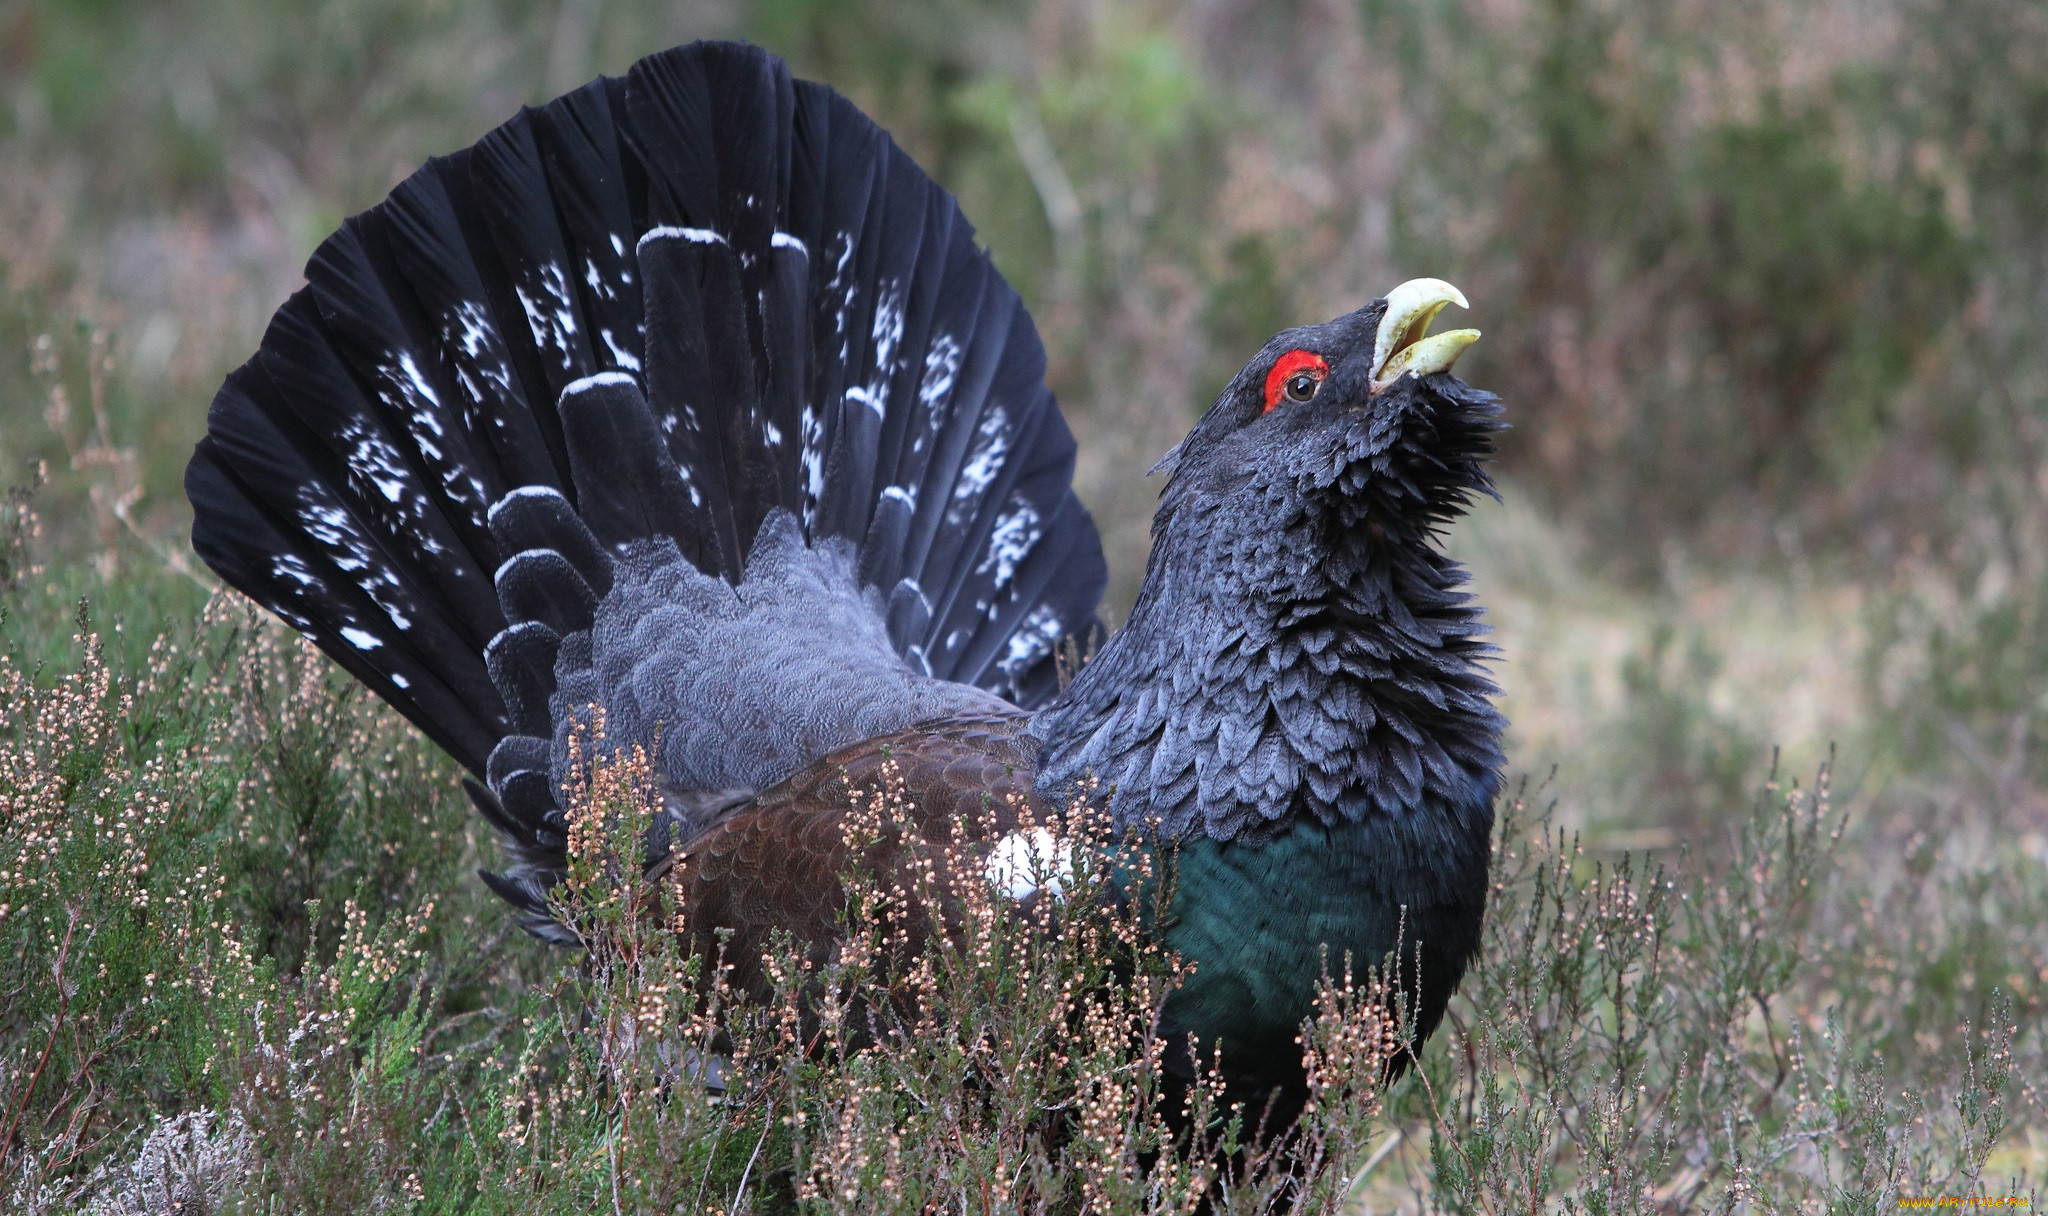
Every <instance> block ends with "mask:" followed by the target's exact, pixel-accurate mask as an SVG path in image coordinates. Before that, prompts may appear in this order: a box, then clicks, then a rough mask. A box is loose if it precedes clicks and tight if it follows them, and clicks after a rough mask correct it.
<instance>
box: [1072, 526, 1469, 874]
mask: <svg viewBox="0 0 2048 1216" xmlns="http://www.w3.org/2000/svg"><path fill="white" fill-rule="evenodd" d="M1242 502H1243V498H1242V497H1241V496H1238V495H1231V496H1228V497H1225V498H1222V499H1215V500H1210V501H1209V502H1207V503H1204V502H1202V501H1200V500H1198V498H1197V496H1195V495H1182V494H1176V493H1175V492H1174V489H1173V488H1169V491H1168V493H1167V496H1166V501H1165V502H1164V503H1163V504H1162V508H1161V511H1160V519H1159V522H1158V525H1157V528H1156V537H1157V540H1156V543H1155V546H1154V550H1153V554H1152V559H1151V562H1150V564H1149V566H1148V568H1147V571H1146V576H1145V582H1144V585H1143V587H1142V588H1141V589H1140V591H1139V595H1138V601H1137V604H1136V606H1135V607H1134V608H1133V611H1132V615H1131V619H1130V621H1129V623H1128V624H1126V625H1125V626H1124V628H1123V629H1121V630H1120V631H1118V633H1117V634H1116V635H1115V636H1114V637H1113V638H1111V639H1110V641H1109V642H1108V643H1107V644H1106V645H1105V646H1104V648H1103V650H1102V651H1101V652H1100V653H1099V654H1098V655H1097V656H1096V657H1095V659H1094V660H1093V661H1092V662H1090V663H1089V664H1088V666H1087V667H1086V668H1084V669H1083V670H1082V672H1081V673H1080V675H1079V676H1077V677H1076V678H1075V680H1074V682H1073V683H1072V684H1071V685H1070V686H1069V687H1068V688H1067V690H1066V692H1065V693H1064V694H1062V696H1061V697H1060V698H1059V699H1058V700H1057V701H1055V702H1054V703H1053V704H1052V705H1050V706H1048V707H1047V708H1046V709H1045V710H1044V711H1042V712H1041V713H1040V714H1039V715H1038V718H1037V720H1036V722H1035V723H1034V725H1033V727H1032V730H1033V733H1035V734H1037V735H1039V736H1040V737H1041V738H1042V739H1043V740H1044V741H1045V749H1044V753H1043V756H1044V759H1043V761H1042V762H1041V769H1040V777H1039V781H1038V787H1039V791H1040V793H1041V794H1043V795H1044V796H1046V797H1048V798H1052V799H1060V798H1064V797H1065V796H1067V794H1068V792H1069V791H1070V789H1071V787H1072V786H1073V784H1074V783H1075V782H1077V781H1080V780H1081V779H1083V778H1088V777H1093V778H1094V779H1095V780H1096V781H1097V782H1098V783H1099V785H1098V788H1099V789H1101V790H1103V791H1105V792H1107V794H1108V796H1109V799H1110V806H1111V808H1112V810H1113V812H1114V814H1115V817H1116V819H1117V821H1118V823H1119V824H1120V825H1122V826H1125V827H1140V828H1144V827H1146V826H1148V825H1151V824H1155V823H1156V825H1157V830H1158V831H1159V832H1160V834H1161V835H1163V836H1165V837H1167V838H1170V839H1184V838H1188V837H1191V836H1197V835H1206V836H1209V837H1213V838H1216V839H1222V840H1234V839H1239V838H1243V837H1246V836H1252V837H1260V836H1266V835H1270V834H1271V833H1273V832H1276V831H1279V830H1281V829H1282V828H1283V827H1284V826H1285V825H1286V824H1288V823H1290V822H1292V821H1293V820H1295V819H1296V818H1298V817H1302V816H1312V817H1314V818H1315V819H1318V820H1320V821H1322V822H1323V823H1326V824H1336V823H1340V822H1358V821H1361V820H1364V819H1367V818H1368V817H1371V816H1374V815H1395V816H1399V815H1406V814H1410V813H1413V812H1415V811H1417V810H1421V809H1426V808H1430V807H1435V808H1437V809H1439V810H1441V809H1443V808H1447V807H1449V808H1462V807H1468V806H1471V805H1474V804H1477V803H1487V802H1490V801H1491V799H1492V797H1493V794H1494V792H1495V790H1496V788H1497V786H1498V781H1499V778H1498V770H1499V767H1500V763H1501V753H1500V742H1499V740H1500V731H1501V726H1502V720H1501V717H1500V715H1499V713H1498V712H1497V711H1495V709H1494V708H1493V705H1492V702H1491V698H1492V696H1493V695H1494V694H1495V692H1496V690H1495V688H1494V686H1493V684H1492V682H1491V681H1490V680H1489V679H1488V678H1487V675H1486V673H1485V671H1484V670H1483V668H1482V667H1481V663H1482V661H1483V660H1484V659H1485V658H1486V657H1487V656H1488V655H1489V654H1490V653H1491V651H1492V648H1491V647H1490V646H1488V645H1487V644H1486V643H1485V641H1484V640H1483V635H1484V634H1485V632H1486V627H1485V626H1484V625H1483V624H1482V623H1481V622H1480V610H1479V608H1478V607H1477V606H1476V605H1475V604H1474V603H1473V602H1472V600H1471V597H1470V596H1469V595H1468V594H1466V592H1465V591H1464V590H1463V587H1464V583H1465V572H1464V570H1463V569H1462V568H1461V567H1460V566H1459V565H1458V564H1457V563H1456V562H1454V561H1452V560H1451V559H1450V558H1449V557H1447V556H1446V555H1445V554H1444V553H1443V551H1442V549H1441V547H1440V546H1439V544H1438V542H1437V538H1436V536H1435V534H1434V532H1433V530H1431V529H1429V528H1428V527H1426V526H1425V527H1421V528H1416V529H1410V530H1408V532H1407V534H1405V535H1404V534H1401V533H1399V532H1396V531H1393V530H1389V529H1387V528H1383V527H1381V526H1379V525H1378V524H1377V523H1376V522H1375V521H1374V519H1373V518H1372V516H1373V515H1375V514H1378V512H1375V511H1374V510H1373V509H1372V506H1371V505H1370V500H1369V499H1367V498H1366V497H1365V496H1357V497H1353V496H1345V495H1328V496H1318V497H1316V498H1308V499H1299V498H1297V499H1294V500H1293V501H1292V502H1291V504H1290V505H1289V506H1288V507H1287V509H1286V510H1285V511H1283V512H1282V513H1281V516H1280V517H1279V518H1270V517H1269V518H1264V519H1261V520H1258V521H1256V522H1254V521H1250V520H1247V519H1245V518H1243V515H1244V512H1243V511H1242V509H1241V503H1242ZM1381 518H1386V516H1384V515H1382V516H1381Z"/></svg>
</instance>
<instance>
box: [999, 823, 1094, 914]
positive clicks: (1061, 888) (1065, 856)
mask: <svg viewBox="0 0 2048 1216" xmlns="http://www.w3.org/2000/svg"><path fill="white" fill-rule="evenodd" d="M985 872H986V873H987V875H988V885H989V886H991V887H994V888H995V889H996V890H998V891H1001V892H1002V893H1003V894H1005V895H1007V896H1009V897H1010V898H1011V899H1025V898H1027V897H1029V896H1031V895H1034V894H1036V893H1038V892H1039V891H1041V890H1043V891H1044V892H1045V893H1046V894H1047V895H1050V896H1051V897H1052V898H1054V899H1060V898H1062V897H1063V896H1064V895H1065V894H1066V892H1067V888H1069V887H1071V886H1073V885H1074V881H1075V875H1074V857H1073V852H1072V849H1071V846H1069V845H1068V844H1067V842H1065V841H1063V840H1061V839H1060V838H1059V837H1057V836H1055V835H1053V834H1052V832H1051V831H1049V830H1047V829H1045V828H1032V829H1031V830H1030V831H1028V832H1021V831H1020V832H1012V833H1010V834H1009V835H1008V836H1005V837H1003V838H1002V839H1001V840H999V841H997V842H996V847H995V848H993V849H991V850H989V855H988V867H987V870H986V871H985Z"/></svg>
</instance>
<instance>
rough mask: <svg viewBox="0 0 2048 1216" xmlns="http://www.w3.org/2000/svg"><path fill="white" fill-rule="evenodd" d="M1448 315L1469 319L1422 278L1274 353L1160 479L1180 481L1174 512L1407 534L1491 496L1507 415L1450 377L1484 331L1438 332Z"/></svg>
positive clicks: (1276, 342) (1452, 298) (1289, 335)
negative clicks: (1296, 512)
mask: <svg viewBox="0 0 2048 1216" xmlns="http://www.w3.org/2000/svg"><path fill="white" fill-rule="evenodd" d="M1449 304H1456V305H1458V306H1459V307H1460V308H1464V307H1468V305H1467V304H1466V302H1465V297H1464V295H1463V294H1462V293H1460V292H1459V291H1458V289H1457V288H1455V287H1453V286H1451V285H1450V284H1449V283H1446V282H1444V281H1443V280H1441V279H1411V280H1409V281H1408V282H1406V283H1403V284H1401V285H1400V286H1399V287H1396V288H1394V290H1392V291H1390V292H1388V293H1387V294H1386V297H1385V298H1383V299H1379V300H1374V301H1373V302H1372V303H1370V304H1367V305H1366V306H1365V307H1364V308H1361V309H1359V310H1358V311H1356V312H1353V313H1350V314H1347V315H1345V316H1341V317H1338V318H1336V319H1335V320H1333V321H1327V322H1324V323H1323V324H1320V325H1305V326H1302V327H1300V328H1297V329H1290V330H1287V331H1285V332H1283V333H1281V334H1279V335H1278V336H1276V337H1274V338H1273V339H1272V340H1271V341H1269V342H1267V343H1266V345H1265V347H1264V348H1263V349H1261V350H1260V351H1259V353H1258V355H1257V356H1255V357H1254V358H1253V359H1252V361H1251V362H1250V363H1247V364H1246V365H1245V366H1244V369H1243V370H1242V371H1240V372H1238V374H1237V375H1236V376H1235V377H1234V378H1232V380H1231V382H1230V384H1229V386H1228V387H1226V388H1225V389H1224V390H1223V393H1222V395H1221V396H1220V397H1218V398H1217V400H1216V404H1215V406H1214V407H1212V408H1211V409H1210V410H1209V412H1208V413H1207V414H1205V415H1203V417H1202V419H1201V421H1199V422H1198V423H1196V424H1195V427H1194V429H1193V430H1192V431H1190V432H1189V434H1188V437H1187V438H1186V439H1184V440H1183V441H1181V443H1180V444H1179V445H1177V446H1176V447H1175V448H1174V449H1173V450H1172V451H1171V452H1168V453H1167V455H1166V457H1165V459H1163V460H1161V461H1160V462H1159V464H1158V465H1157V466H1155V468H1154V469H1153V471H1154V472H1155V473H1167V474H1169V475H1170V476H1171V483H1170V486H1169V489H1168V492H1167V499H1168V502H1167V504H1166V506H1167V508H1168V510H1167V514H1169V515H1170V514H1173V513H1175V507H1176V506H1177V504H1176V502H1175V500H1183V501H1187V500H1193V501H1199V502H1202V503H1205V504H1211V505H1215V504H1221V503H1225V502H1241V503H1242V504H1243V505H1244V506H1246V507H1248V508H1253V509H1256V510H1270V509H1279V510H1285V509H1287V507H1288V506H1289V505H1290V504H1291V503H1295V504H1304V505H1306V504H1309V503H1317V502H1320V503H1324V504H1334V503H1341V504H1343V505H1344V506H1345V507H1346V508H1348V509H1346V510H1344V511H1343V512H1342V514H1344V515H1346V516H1350V517H1352V522H1360V523H1364V524H1367V525H1370V526H1376V527H1378V528H1381V529H1392V530H1395V531H1399V532H1405V531H1406V530H1407V529H1408V528H1410V527H1420V528H1423V529H1428V528H1431V527H1433V526H1434V525H1435V524H1437V523H1440V522H1442V521H1443V520H1445V519H1447V518H1449V517H1450V516H1452V515H1454V514H1456V513H1457V512H1458V511H1459V510H1460V509H1462V508H1463V507H1464V505H1465V503H1466V501H1467V499H1468V497H1469V495H1470V494H1471V493H1472V492H1474V491H1478V492H1482V493H1490V492H1491V490H1492V487H1491V483H1490V482H1489V481H1488V479H1487V476H1486V472H1485V468H1484V465H1485V462H1486V460H1487V458H1488V457H1489V456H1491V455H1492V453H1493V434H1494V432H1496V431H1498V430H1500V429H1501V426H1502V424H1501V422H1500V420H1499V415H1500V404H1499V402H1498V400H1497V399H1496V398H1494V396H1493V395H1492V394H1490V393H1486V392H1483V391H1480V390H1478V389H1474V388H1472V387H1471V386H1470V385H1468V384H1466V383H1465V382H1464V381H1462V380H1459V379H1457V378H1456V377H1455V376H1453V375H1452V374H1451V368H1452V365H1453V364H1455V363H1456V362H1457V360H1458V357H1459V356H1460V355H1462V354H1463V353H1464V352H1465V350H1466V348H1467V347H1469V346H1471V345H1472V343H1473V342H1475V341H1477V340H1478V338H1479V331H1478V330H1474V329H1453V330H1448V331H1446V332H1443V333H1438V334H1431V333H1430V332H1429V327H1430V324H1431V322H1432V321H1434V320H1435V319H1436V316H1437V314H1438V313H1440V312H1442V311H1443V309H1444V307H1445V306H1446V305H1449ZM1272 522H1274V523H1275V524H1283V523H1285V522H1287V521H1284V520H1274V521H1272Z"/></svg>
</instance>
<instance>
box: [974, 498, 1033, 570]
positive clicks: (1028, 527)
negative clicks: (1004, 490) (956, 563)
mask: <svg viewBox="0 0 2048 1216" xmlns="http://www.w3.org/2000/svg"><path fill="white" fill-rule="evenodd" d="M1044 534H1045V530H1044V529H1043V528H1041V527H1039V519H1038V508H1036V507H1034V506H1032V505H1031V504H1030V502H1028V501H1026V500H1025V498H1024V496H1023V495H1021V494H1015V495H1012V496H1011V497H1010V510H1009V511H1008V512H1007V513H1005V514H1002V515H999V516H997V517H996V526H995V527H994V528H993V529H991V530H990V532H989V534H988V555H987V556H986V557H984V558H982V559H981V564H980V565H978V566H976V567H975V568H974V572H975V573H976V574H987V573H988V572H989V571H990V570H991V569H993V570H994V571H995V576H996V577H995V585H996V586H997V587H1003V586H1006V585H1007V584H1008V583H1009V581H1010V576H1011V575H1013V574H1015V573H1016V572H1017V565H1018V563H1020V562H1022V561H1023V560H1024V557H1025V555H1026V554H1028V553H1030V552H1031V546H1033V545H1035V544H1037V543H1038V538H1039V537H1040V536H1042V535H1044Z"/></svg>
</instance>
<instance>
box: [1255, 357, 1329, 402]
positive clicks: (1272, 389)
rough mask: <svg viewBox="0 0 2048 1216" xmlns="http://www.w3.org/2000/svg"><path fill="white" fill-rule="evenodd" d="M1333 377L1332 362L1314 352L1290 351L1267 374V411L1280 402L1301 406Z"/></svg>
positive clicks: (1275, 362) (1276, 361)
mask: <svg viewBox="0 0 2048 1216" xmlns="http://www.w3.org/2000/svg"><path fill="white" fill-rule="evenodd" d="M1329 374H1330V364H1329V361H1328V360H1326V359H1324V358H1323V357H1322V356H1321V355H1319V354H1317V353H1316V352H1314V351H1312V350H1290V351H1288V352H1287V353H1286V354H1284V355H1282V356H1280V357H1279V358H1278V359H1277V360H1275V361H1274V363H1273V367H1272V370H1270V371H1268V372H1267V373H1266V409H1267V411H1268V412H1271V410H1272V409H1273V407H1274V406H1276V405H1279V404H1280V402H1281V401H1283V400H1285V401H1292V402H1294V403H1295V404H1297V405H1299V404H1300V403H1302V402H1304V401H1307V400H1308V399H1309V398H1311V397H1313V396H1315V395H1316V390H1317V389H1319V388H1321V387H1322V385H1323V380H1324V378H1325V377H1327V376H1328V375H1329Z"/></svg>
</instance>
